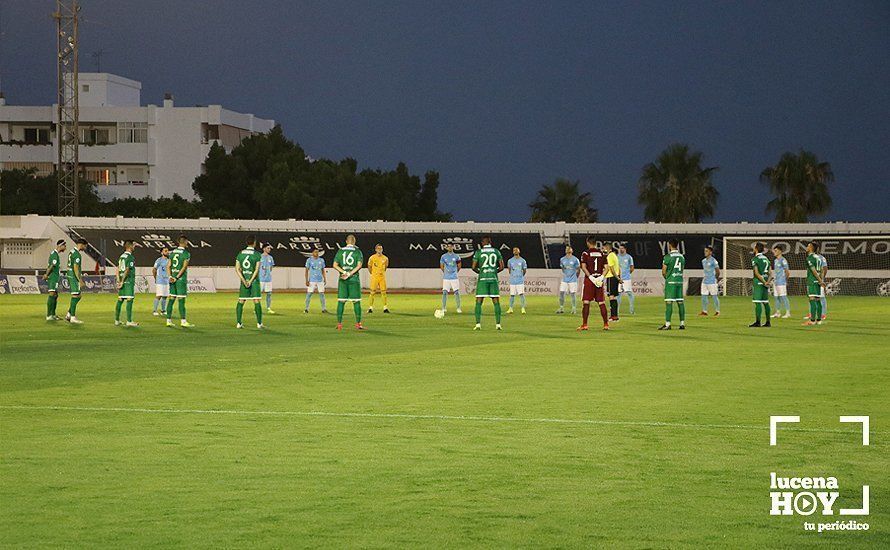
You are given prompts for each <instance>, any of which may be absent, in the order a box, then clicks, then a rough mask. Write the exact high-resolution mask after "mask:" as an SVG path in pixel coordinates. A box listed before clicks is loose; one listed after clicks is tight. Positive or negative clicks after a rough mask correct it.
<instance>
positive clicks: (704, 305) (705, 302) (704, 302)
mask: <svg viewBox="0 0 890 550" xmlns="http://www.w3.org/2000/svg"><path fill="white" fill-rule="evenodd" d="M701 310H702V311H708V295H707V294H702V297H701Z"/></svg>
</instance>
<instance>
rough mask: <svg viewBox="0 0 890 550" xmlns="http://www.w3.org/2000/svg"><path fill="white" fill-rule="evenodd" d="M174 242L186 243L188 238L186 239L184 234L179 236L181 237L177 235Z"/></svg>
mask: <svg viewBox="0 0 890 550" xmlns="http://www.w3.org/2000/svg"><path fill="white" fill-rule="evenodd" d="M176 240H177V241H179V242H182V241H186V242H188V240H189V238H188V237H186V236H185V234H181V235H179V237H178V238H177V239H176Z"/></svg>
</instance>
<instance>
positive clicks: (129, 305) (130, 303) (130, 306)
mask: <svg viewBox="0 0 890 550" xmlns="http://www.w3.org/2000/svg"><path fill="white" fill-rule="evenodd" d="M127 322H128V323H132V322H133V300H127Z"/></svg>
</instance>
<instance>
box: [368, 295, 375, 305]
mask: <svg viewBox="0 0 890 550" xmlns="http://www.w3.org/2000/svg"><path fill="white" fill-rule="evenodd" d="M368 307H374V292H371V296H370V298H369V299H368Z"/></svg>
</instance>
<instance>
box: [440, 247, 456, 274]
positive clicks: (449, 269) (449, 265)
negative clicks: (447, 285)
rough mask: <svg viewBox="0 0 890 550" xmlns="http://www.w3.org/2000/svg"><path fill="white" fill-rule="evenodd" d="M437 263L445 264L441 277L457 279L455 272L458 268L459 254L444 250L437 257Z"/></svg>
mask: <svg viewBox="0 0 890 550" xmlns="http://www.w3.org/2000/svg"><path fill="white" fill-rule="evenodd" d="M439 263H440V264H441V265H444V266H445V271H444V272H443V273H442V278H443V279H445V280H448V281H453V280H455V279H457V272H458V270H460V256H458V255H457V254H455V253H454V252H446V253H445V254H442V257H441V258H439Z"/></svg>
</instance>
